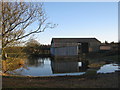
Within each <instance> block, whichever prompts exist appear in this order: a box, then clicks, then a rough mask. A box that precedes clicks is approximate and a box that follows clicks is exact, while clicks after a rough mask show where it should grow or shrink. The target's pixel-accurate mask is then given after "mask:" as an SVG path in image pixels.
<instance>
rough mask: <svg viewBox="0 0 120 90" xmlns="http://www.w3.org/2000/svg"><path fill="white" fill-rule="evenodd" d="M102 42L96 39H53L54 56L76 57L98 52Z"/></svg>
mask: <svg viewBox="0 0 120 90" xmlns="http://www.w3.org/2000/svg"><path fill="white" fill-rule="evenodd" d="M100 44H101V42H100V41H99V40H97V39H96V38H52V41H51V49H50V52H51V55H52V56H76V55H79V54H80V53H89V52H97V51H99V49H100Z"/></svg>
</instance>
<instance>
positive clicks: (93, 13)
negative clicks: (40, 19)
mask: <svg viewBox="0 0 120 90" xmlns="http://www.w3.org/2000/svg"><path fill="white" fill-rule="evenodd" d="M44 7H45V11H46V13H47V16H48V17H49V19H48V21H51V22H53V23H56V24H58V26H57V27H56V28H54V29H47V30H46V31H44V32H42V33H40V34H37V36H36V40H38V41H39V42H40V43H42V44H50V43H51V39H52V38H55V37H57V38H59V37H60V38H64V37H66V38H75V37H76V38H89V37H96V38H97V39H98V40H100V41H101V42H104V41H105V40H106V41H108V42H112V41H115V42H117V41H118V3H117V2H74V3H73V2H45V3H44Z"/></svg>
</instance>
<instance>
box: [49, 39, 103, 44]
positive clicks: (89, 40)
mask: <svg viewBox="0 0 120 90" xmlns="http://www.w3.org/2000/svg"><path fill="white" fill-rule="evenodd" d="M52 42H55V43H76V42H99V43H101V42H100V41H99V40H98V39H96V38H52V41H51V43H52Z"/></svg>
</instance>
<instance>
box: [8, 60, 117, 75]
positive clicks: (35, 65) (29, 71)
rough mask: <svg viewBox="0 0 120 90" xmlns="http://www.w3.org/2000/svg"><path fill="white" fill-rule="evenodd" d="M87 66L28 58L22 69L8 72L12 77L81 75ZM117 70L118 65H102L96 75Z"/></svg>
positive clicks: (79, 63) (78, 63)
mask: <svg viewBox="0 0 120 90" xmlns="http://www.w3.org/2000/svg"><path fill="white" fill-rule="evenodd" d="M87 69H88V68H87V66H85V65H83V62H78V61H75V60H74V61H69V60H67V61H63V60H59V61H57V60H55V61H54V60H51V59H50V58H29V59H27V60H26V61H25V63H24V65H23V66H22V67H19V68H18V69H15V70H13V71H8V73H10V74H14V75H24V76H64V75H82V74H85V72H86V71H87ZM116 70H118V64H106V65H103V66H102V67H101V68H100V69H99V70H97V73H111V72H115V71H116Z"/></svg>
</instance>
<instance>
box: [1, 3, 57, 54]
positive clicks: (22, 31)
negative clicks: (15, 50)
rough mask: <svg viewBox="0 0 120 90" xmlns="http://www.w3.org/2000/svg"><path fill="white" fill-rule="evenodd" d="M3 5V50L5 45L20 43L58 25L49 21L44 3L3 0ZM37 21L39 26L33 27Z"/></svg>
mask: <svg viewBox="0 0 120 90" xmlns="http://www.w3.org/2000/svg"><path fill="white" fill-rule="evenodd" d="M1 6H2V7H1V9H2V11H1V14H0V21H1V22H2V26H1V27H2V51H4V48H5V47H7V46H9V45H11V44H16V43H19V42H20V41H21V40H22V39H24V38H26V37H28V36H30V35H32V34H35V33H40V32H43V31H44V30H45V29H46V28H54V27H55V26H56V25H55V24H51V23H49V22H47V17H46V13H45V10H44V8H43V3H40V2H39V3H36V2H32V3H30V2H1ZM35 23H37V24H38V25H37V27H35V26H34V29H31V27H30V26H31V25H34V24H35ZM3 56H4V55H3Z"/></svg>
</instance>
